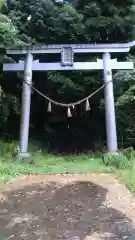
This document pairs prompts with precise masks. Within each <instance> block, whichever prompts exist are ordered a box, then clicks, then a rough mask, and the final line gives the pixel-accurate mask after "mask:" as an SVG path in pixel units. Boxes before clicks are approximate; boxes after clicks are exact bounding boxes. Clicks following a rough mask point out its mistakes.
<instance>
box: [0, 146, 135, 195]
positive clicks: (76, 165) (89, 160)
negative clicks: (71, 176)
mask: <svg viewBox="0 0 135 240" xmlns="http://www.w3.org/2000/svg"><path fill="white" fill-rule="evenodd" d="M16 145H17V143H14V142H12V143H4V142H3V141H1V142H0V183H3V182H6V181H9V180H10V179H13V178H15V177H16V176H19V175H23V174H30V173H49V174H53V173H64V172H68V173H87V172H112V173H115V174H117V176H118V177H119V179H121V181H123V182H124V183H125V184H126V185H127V186H128V188H130V190H131V191H133V192H135V175H134V172H135V152H134V151H133V150H132V149H128V150H126V151H124V152H123V153H122V154H120V155H119V156H115V157H108V156H106V157H105V158H102V156H101V155H99V154H98V155H94V154H87V155H86V154H80V155H79V156H76V155H71V156H54V155H51V154H47V153H46V152H45V151H42V150H40V147H39V145H38V144H37V143H31V144H30V149H29V150H30V152H33V158H34V160H35V162H34V164H31V165H29V164H26V163H22V162H21V163H19V162H18V163H17V162H13V161H12V160H11V154H12V152H13V150H14V149H15V147H16Z"/></svg>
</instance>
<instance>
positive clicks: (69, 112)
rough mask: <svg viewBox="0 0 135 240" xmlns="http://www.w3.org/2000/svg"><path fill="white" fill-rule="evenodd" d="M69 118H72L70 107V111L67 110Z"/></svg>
mask: <svg viewBox="0 0 135 240" xmlns="http://www.w3.org/2000/svg"><path fill="white" fill-rule="evenodd" d="M67 117H72V113H71V110H70V107H68V110H67Z"/></svg>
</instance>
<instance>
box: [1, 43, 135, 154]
mask: <svg viewBox="0 0 135 240" xmlns="http://www.w3.org/2000/svg"><path fill="white" fill-rule="evenodd" d="M133 46H135V41H133V42H129V43H121V44H75V45H73V44H69V45H36V46H21V47H20V46H19V47H15V46H12V47H7V46H5V49H6V53H7V54H9V55H16V54H18V55H25V61H19V63H10V64H9V63H7V64H6V63H5V64H3V70H4V71H24V83H23V93H22V117H21V131H20V132H21V133H20V156H23V157H25V156H27V153H28V133H29V118H30V104H31V84H32V71H49V70H51V71H52V70H62V71H66V70H80V71H92V70H103V73H104V74H103V75H104V83H108V84H107V85H106V87H105V90H104V95H105V111H106V135H107V148H108V152H109V153H115V152H117V134H116V119H115V105H114V93H113V82H112V69H115V70H118V69H131V70H132V69H133V62H117V59H111V57H110V53H122V52H129V51H130V48H131V47H133ZM49 53H60V54H61V62H59V63H41V62H39V60H33V56H34V55H35V54H49ZM76 53H102V54H103V58H102V59H97V61H95V62H74V54H76Z"/></svg>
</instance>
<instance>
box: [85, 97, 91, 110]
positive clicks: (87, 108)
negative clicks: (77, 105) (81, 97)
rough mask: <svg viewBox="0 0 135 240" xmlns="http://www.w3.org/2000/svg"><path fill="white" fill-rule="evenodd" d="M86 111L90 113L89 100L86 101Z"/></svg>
mask: <svg viewBox="0 0 135 240" xmlns="http://www.w3.org/2000/svg"><path fill="white" fill-rule="evenodd" d="M85 110H86V111H89V110H90V103H89V99H87V100H86V106H85Z"/></svg>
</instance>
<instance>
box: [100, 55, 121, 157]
mask: <svg viewBox="0 0 135 240" xmlns="http://www.w3.org/2000/svg"><path fill="white" fill-rule="evenodd" d="M103 72H104V83H107V84H106V87H105V90H104V97H105V115H106V137H107V149H108V152H109V153H115V152H117V150H118V146H117V131H116V118H115V104H114V91H113V82H112V69H111V57H110V53H108V52H106V53H104V54H103Z"/></svg>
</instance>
